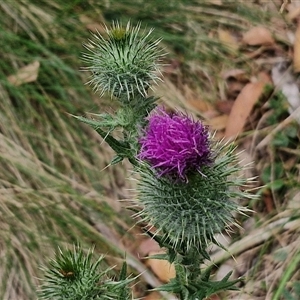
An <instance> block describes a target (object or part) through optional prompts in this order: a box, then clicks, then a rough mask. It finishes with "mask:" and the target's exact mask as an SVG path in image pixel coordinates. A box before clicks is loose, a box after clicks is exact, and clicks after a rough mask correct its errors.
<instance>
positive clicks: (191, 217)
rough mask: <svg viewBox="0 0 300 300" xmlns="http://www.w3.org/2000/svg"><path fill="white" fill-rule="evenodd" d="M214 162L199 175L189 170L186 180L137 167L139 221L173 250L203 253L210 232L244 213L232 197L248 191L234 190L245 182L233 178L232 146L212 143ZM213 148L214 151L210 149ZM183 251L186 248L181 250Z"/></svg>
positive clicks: (211, 239) (235, 172)
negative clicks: (235, 215)
mask: <svg viewBox="0 0 300 300" xmlns="http://www.w3.org/2000/svg"><path fill="white" fill-rule="evenodd" d="M214 148H215V160H214V163H213V164H212V165H208V166H206V167H204V168H203V169H202V171H201V173H199V172H197V171H195V172H194V173H193V174H190V175H189V177H188V181H187V182H182V181H177V182H174V180H172V179H170V178H168V177H164V176H159V175H158V174H157V173H156V172H155V171H154V170H153V169H151V167H150V166H148V165H147V164H143V165H142V166H141V167H140V169H139V174H140V176H141V180H140V182H139V183H138V192H139V196H138V197H139V198H138V199H139V201H140V202H141V203H142V205H143V210H142V211H141V212H140V213H138V216H139V217H141V220H142V221H143V222H146V223H150V224H151V225H152V226H154V228H156V233H155V234H154V235H156V234H158V235H159V236H160V237H163V239H165V240H166V241H167V243H164V242H163V241H162V243H161V244H164V246H165V247H166V244H169V247H168V248H170V247H173V248H174V249H176V251H178V252H182V253H187V252H188V251H189V250H192V249H198V251H199V253H204V255H205V249H206V248H207V246H208V245H209V244H210V243H211V242H213V243H217V242H216V241H215V239H214V235H215V234H216V233H222V232H223V231H224V230H226V229H228V228H229V227H230V225H231V224H233V223H234V220H233V215H234V214H235V213H236V212H241V213H243V212H245V211H247V209H246V208H243V207H240V206H239V205H238V204H237V203H236V202H234V199H236V198H245V197H247V198H250V197H251V196H252V195H251V194H249V193H247V192H242V191H241V190H240V188H241V187H243V186H244V185H245V183H246V180H244V179H242V178H238V177H235V176H237V175H238V172H239V171H240V167H239V166H238V162H237V155H236V154H235V152H234V151H235V148H234V147H232V145H231V144H224V145H223V146H222V145H221V144H220V143H218V144H217V145H215V147H214ZM216 149H218V150H216ZM186 251H187V252H186Z"/></svg>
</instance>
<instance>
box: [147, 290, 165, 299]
mask: <svg viewBox="0 0 300 300" xmlns="http://www.w3.org/2000/svg"><path fill="white" fill-rule="evenodd" d="M143 299H144V300H162V297H161V294H160V293H158V292H151V293H149V294H148V295H147V296H146V297H144V298H143Z"/></svg>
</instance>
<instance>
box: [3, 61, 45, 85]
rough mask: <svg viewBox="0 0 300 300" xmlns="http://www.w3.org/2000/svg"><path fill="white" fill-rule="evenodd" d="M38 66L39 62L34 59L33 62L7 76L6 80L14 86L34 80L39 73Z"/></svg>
mask: <svg viewBox="0 0 300 300" xmlns="http://www.w3.org/2000/svg"><path fill="white" fill-rule="evenodd" d="M39 68H40V62H39V61H37V60H36V61H34V62H33V63H31V64H29V65H27V66H25V67H23V68H21V69H19V71H18V72H17V73H16V74H14V75H10V76H8V77H7V80H8V81H9V82H10V83H11V84H12V85H15V86H19V85H21V84H24V83H28V82H33V81H36V80H37V77H38V73H39Z"/></svg>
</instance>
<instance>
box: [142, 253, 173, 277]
mask: <svg viewBox="0 0 300 300" xmlns="http://www.w3.org/2000/svg"><path fill="white" fill-rule="evenodd" d="M161 253H163V252H151V253H150V255H155V254H161ZM146 265H147V266H149V267H150V268H151V270H152V272H153V273H154V274H155V275H156V276H157V277H158V278H159V279H160V280H161V281H163V282H169V281H170V279H171V278H174V277H175V276H176V272H175V267H174V265H171V264H170V263H169V262H168V261H166V260H161V259H148V260H147V262H146Z"/></svg>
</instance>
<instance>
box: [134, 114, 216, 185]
mask: <svg viewBox="0 0 300 300" xmlns="http://www.w3.org/2000/svg"><path fill="white" fill-rule="evenodd" d="M148 119H149V124H148V126H147V128H146V130H145V134H144V136H143V137H142V138H141V139H140V144H141V150H140V154H139V158H140V159H143V160H147V161H148V162H149V163H150V164H151V166H152V167H153V168H155V169H158V170H159V175H170V177H175V178H179V179H183V180H184V179H186V176H187V173H188V172H189V171H195V170H198V171H199V172H201V168H202V167H203V166H205V165H207V164H209V163H210V162H211V159H212V157H211V152H210V145H209V139H208V135H209V134H208V131H207V128H206V127H205V126H204V125H203V124H202V123H201V122H199V121H194V120H192V119H190V118H188V117H187V116H185V115H183V114H176V113H167V112H166V111H165V110H164V109H157V110H156V111H155V112H154V113H152V114H151V115H150V117H149V118H148Z"/></svg>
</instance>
